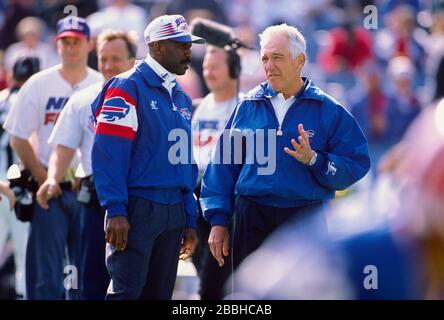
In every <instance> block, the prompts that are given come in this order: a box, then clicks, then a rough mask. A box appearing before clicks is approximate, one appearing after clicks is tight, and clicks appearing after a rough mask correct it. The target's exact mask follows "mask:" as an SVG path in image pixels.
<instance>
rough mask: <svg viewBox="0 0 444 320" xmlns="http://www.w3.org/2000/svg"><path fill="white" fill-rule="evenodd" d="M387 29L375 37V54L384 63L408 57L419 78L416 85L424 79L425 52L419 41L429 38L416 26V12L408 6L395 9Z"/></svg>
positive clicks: (389, 17) (389, 16)
mask: <svg viewBox="0 0 444 320" xmlns="http://www.w3.org/2000/svg"><path fill="white" fill-rule="evenodd" d="M386 21H387V25H388V27H387V28H384V29H382V30H381V31H379V32H378V33H377V34H376V36H375V42H374V43H375V54H376V56H377V57H378V59H379V60H380V61H381V62H383V63H385V64H386V63H388V61H390V59H392V58H394V57H398V56H406V57H408V58H410V60H411V61H413V63H414V65H415V67H416V72H417V77H416V83H415V85H416V84H422V81H423V78H424V64H425V50H424V48H423V46H422V45H421V43H420V41H419V40H418V39H419V38H421V37H425V36H427V35H426V33H425V32H424V31H423V30H420V29H419V28H417V26H416V16H415V11H414V10H413V9H412V8H411V7H410V6H407V5H400V6H397V7H395V8H394V9H393V10H392V11H391V12H390V13H389V14H388V15H387V17H386Z"/></svg>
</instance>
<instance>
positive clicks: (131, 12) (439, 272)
mask: <svg viewBox="0 0 444 320" xmlns="http://www.w3.org/2000/svg"><path fill="white" fill-rule="evenodd" d="M70 5H72V6H74V7H72V6H70ZM368 5H374V7H367V9H365V8H366V6H368ZM369 8H370V9H371V11H368V10H369ZM74 9H75V10H77V13H78V15H79V16H81V17H85V18H87V21H88V23H89V25H90V27H91V31H92V34H93V39H94V37H97V35H99V34H100V32H102V31H103V30H105V29H109V28H111V29H124V30H127V31H133V32H134V33H135V34H136V35H137V36H138V39H139V43H140V45H139V47H138V53H137V57H138V58H139V59H142V58H144V57H145V55H146V53H147V52H146V46H145V45H144V43H143V30H144V28H145V27H146V25H147V23H148V22H149V21H150V20H152V19H153V18H155V17H157V16H159V15H162V14H165V13H166V14H174V13H177V14H182V15H184V16H185V18H186V19H187V21H188V22H190V23H192V21H193V18H195V17H204V18H208V19H210V20H214V21H218V22H220V23H223V24H226V25H229V26H231V27H232V28H233V29H234V30H235V34H236V36H237V37H238V38H239V39H240V40H241V41H242V42H244V43H246V44H248V45H249V46H252V47H256V48H258V47H259V45H258V34H259V33H260V32H261V31H263V30H264V29H265V28H266V27H267V26H269V25H273V24H277V23H283V22H285V23H287V24H289V25H294V26H296V27H298V28H299V29H300V30H301V32H302V34H303V35H304V36H305V38H306V41H307V63H306V65H305V67H304V71H303V73H305V76H308V77H310V78H311V79H312V80H313V81H314V82H315V84H316V85H317V86H319V87H321V88H323V89H324V91H326V92H327V93H329V94H331V95H332V96H334V97H335V98H337V99H338V100H339V102H340V103H341V104H342V105H343V106H345V107H346V108H347V109H348V110H349V111H350V112H351V113H352V114H353V115H354V116H355V117H356V119H357V120H358V122H359V124H360V126H361V128H362V130H363V131H364V133H365V134H366V136H367V138H368V141H369V148H370V155H371V158H372V172H371V173H370V174H369V175H367V177H366V178H365V179H364V180H362V181H361V182H359V183H358V184H357V185H356V186H354V187H353V188H352V190H345V191H343V192H341V193H339V199H338V200H335V201H334V203H333V205H332V207H331V214H330V222H331V224H330V226H331V229H332V231H333V233H335V232H336V233H337V234H345V233H346V232H349V229H359V228H360V227H362V226H363V225H364V226H365V227H366V229H368V228H370V226H374V225H375V224H376V222H378V223H380V222H381V220H384V221H385V222H384V223H387V222H386V221H387V220H388V219H392V218H393V217H394V216H397V217H396V219H400V220H401V221H403V223H402V227H399V228H400V229H399V230H403V231H402V232H401V233H403V235H405V234H409V236H407V237H410V235H412V234H414V236H411V239H412V238H413V239H417V237H420V238H421V239H422V241H421V243H422V244H424V243H425V242H427V245H431V246H432V247H433V250H432V247H428V246H427V248H428V251H427V250H426V251H427V252H423V251H422V252H423V254H424V255H423V256H422V257H423V259H424V261H427V263H424V265H427V266H426V267H424V266H423V267H424V268H429V269H428V270H429V271H430V272H429V273H425V274H427V275H429V276H430V277H432V278H433V279H432V280H433V281H432V282H430V283H433V285H431V286H428V285H426V287H427V290H428V291H427V293H428V294H427V295H424V296H425V297H429V298H444V267H443V266H444V264H443V261H444V254H443V253H442V252H444V251H441V253H439V248H444V246H442V244H443V243H444V231H443V229H444V227H442V226H441V225H444V222H443V221H444V219H443V216H439V214H438V215H437V213H442V214H444V206H442V199H443V198H444V179H443V178H442V177H443V176H444V175H442V172H443V171H444V167H443V165H442V163H444V153H443V152H442V151H443V148H442V146H443V145H444V144H443V143H442V142H443V140H444V111H443V110H444V104H441V105H439V101H441V99H442V98H443V97H444V59H443V58H444V1H442V0H404V1H403V0H373V1H371V0H361V1H353V0H312V1H303V0H273V1H271V0H268V1H267V0H223V1H222V0H171V1H169V0H144V1H129V0H97V1H94V0H88V1H86V0H85V1H82V0H78V1H60V0H46V1H45V0H40V1H38V0H9V1H8V0H0V90H3V89H5V88H8V87H9V86H11V81H12V80H11V75H12V68H13V65H14V62H15V61H16V60H17V59H18V58H19V57H23V56H35V57H38V58H39V60H40V66H41V69H44V68H47V67H49V66H52V65H55V64H57V63H59V60H58V55H57V53H56V48H55V38H54V35H55V25H56V21H57V20H58V19H60V18H61V17H64V16H66V15H67V14H70V13H72V12H73V11H72V10H74ZM374 9H376V10H377V11H376V15H375V16H374V17H373V20H371V21H370V23H369V24H368V25H366V24H365V23H364V21H365V19H366V17H367V19H369V18H370V16H369V14H371V12H373V10H374ZM365 12H367V13H365ZM366 26H367V28H366ZM368 26H371V27H372V28H368ZM204 53H205V47H204V46H193V63H192V68H191V69H189V70H188V71H187V73H186V74H185V75H184V76H181V77H180V80H179V81H180V83H181V85H182V87H183V88H184V89H185V91H186V92H187V93H188V94H189V95H190V96H191V98H192V99H193V100H195V101H198V99H200V98H202V97H204V96H205V95H206V94H207V93H208V89H207V88H206V86H205V83H204V81H203V78H202V59H203V55H204ZM239 53H240V56H241V65H242V72H241V76H240V91H241V92H247V91H249V90H250V89H252V88H253V87H255V86H256V85H257V84H258V83H259V82H261V81H265V80H266V78H265V74H264V72H263V70H262V66H261V60H260V53H259V52H258V50H248V49H243V48H242V49H239ZM89 65H90V66H91V67H93V68H97V61H96V55H95V54H94V52H91V53H90V58H89ZM440 110H441V111H440ZM0 112H3V110H1V109H0ZM426 112H427V115H426ZM421 113H422V117H421V118H418V115H420V114H421ZM0 118H1V119H3V118H4V115H1V114H0ZM415 120H416V121H415ZM414 121H415V124H416V127H414V128H412V127H411V126H410V125H411V123H412V122H414ZM409 127H410V129H409ZM433 128H435V129H436V130H434V129H433ZM407 130H409V134H407V135H406V136H405V138H404V139H403V136H404V135H405V133H406V131H407ZM430 131H432V132H430ZM2 133H3V130H2ZM402 141H404V142H402ZM393 147H395V148H394V149H393ZM425 150H426V151H425ZM387 152H389V153H387ZM381 159H382V160H381ZM1 167H2V168H3V167H4V165H1ZM381 170H382V171H381ZM440 174H441V175H440ZM4 176H5V173H4V172H2V178H4ZM388 176H390V178H387V177H388ZM406 181H409V182H408V183H407V182H406ZM430 181H432V182H430ZM409 183H410V184H409ZM406 185H408V187H406V189H403V187H404V186H406ZM412 185H413V186H415V188H416V189H414V191H412V190H413V189H409V188H411V186H412ZM427 188H428V189H427ZM418 189H419V190H421V192H422V193H420V194H419V193H418ZM406 190H407V191H406ZM424 190H427V191H424ZM424 194H425V195H424ZM406 199H408V200H410V201H409V202H407V201H405V200H406ZM439 199H441V200H439ZM415 201H416V202H415ZM407 203H408V204H409V205H407ZM425 207H427V208H425ZM400 211H401V212H402V214H401V218H399V216H398V214H397V213H398V212H400ZM425 211H427V213H424V212H425ZM432 211H433V213H430V212H432ZM406 212H408V213H406ZM412 215H422V218H421V219H418V218H417V217H416V218H412V217H411V216H412ZM406 216H408V217H406ZM344 217H346V218H344ZM427 219H431V220H427ZM418 220H421V221H422V222H421V223H419V222H418ZM426 220H427V221H428V222H424V221H426ZM397 221H398V220H397ZM396 225H398V224H396ZM406 225H408V226H407V227H406ZM413 226H414V228H413ZM346 229H347V231H345V230H346ZM406 229H408V230H411V229H415V231H410V233H409V232H407V231H405V230H406ZM397 230H398V229H397ZM428 232H429V233H428ZM418 235H420V236H418ZM435 235H436V238H435ZM395 242H396V241H395ZM317 244H318V243H317ZM393 246H394V247H396V245H393ZM308 247H309V246H307V247H306V248H308ZM417 247H418V246H417ZM3 251H5V250H3ZM0 252H2V248H0ZM300 252H301V255H300V257H297V259H300V260H298V261H303V260H304V259H305V258H306V256H305V255H303V251H302V250H301V251H300ZM3 257H5V253H4V254H3ZM317 258H319V257H313V259H317ZM261 259H262V258H261ZM262 261H263V260H262ZM304 261H307V260H304ZM315 262H316V261H315V260H313V264H315ZM324 262H325V261H324ZM429 263H430V265H429ZM1 264H2V256H0V265H1ZM255 265H256V266H257V264H255ZM316 265H318V266H319V264H317V263H316ZM336 265H339V264H336ZM310 266H311V265H310V264H309V263H308V262H307V265H306V269H304V270H301V272H303V271H306V272H309V270H312V272H313V268H310ZM441 267H443V268H441ZM319 268H320V269H319V270H317V271H322V270H321V267H319ZM406 273H407V271H406ZM361 274H362V272H361ZM281 276H282V275H281ZM283 277H284V278H285V276H283ZM285 279H286V278H285ZM318 279H321V278H318ZM245 281H246V280H245ZM335 281H337V282H338V283H339V282H341V279H339V280H338V279H336V280H335ZM279 283H280V282H275V283H274V285H276V286H277V287H278V288H282V287H281V286H279V285H278V284H279ZM247 284H248V281H247ZM280 284H281V285H282V283H280ZM287 285H289V286H291V283H287ZM299 285H300V284H298V285H295V287H291V288H292V289H294V288H299V289H300V287H299ZM338 286H339V284H338ZM338 286H337V287H336V288H337V289H336V291H335V292H336V294H332V295H328V294H326V295H325V296H326V297H333V298H335V297H336V298H342V297H350V295H347V294H345V295H341V292H342V291H340V290H339V289H338V288H339V287H338ZM345 287H346V286H345V284H344V285H343V286H342V287H341V288H343V289H344V288H345ZM245 288H246V289H245V290H246V291H248V290H255V292H256V293H257V292H262V291H260V290H261V288H257V287H254V286H253V287H251V288H250V287H248V285H246V287H245ZM273 288H274V287H273ZM273 288H272V289H273ZM319 288H321V286H320V287H319ZM262 289H263V288H262ZM268 289H270V288H268ZM274 289H276V288H274ZM344 290H345V289H344ZM406 290H407V289H406ZM267 292H268V294H264V295H250V296H253V297H256V298H257V297H266V298H285V297H287V298H288V297H290V298H293V296H291V295H290V296H285V295H284V296H281V295H280V294H284V293H286V291H279V290H277V291H276V292H274V291H273V290H270V291H267ZM273 292H274V293H275V294H273ZM277 292H280V293H279V294H276V293H277ZM289 292H292V291H291V290H290V291H289ZM299 292H300V290H299ZM323 292H324V293H326V292H329V291H328V290H325V291H323ZM315 293H319V292H315ZM315 293H313V297H316V296H315ZM298 297H301V296H296V297H294V298H298ZM406 297H410V296H408V295H406ZM302 298H303V296H302Z"/></svg>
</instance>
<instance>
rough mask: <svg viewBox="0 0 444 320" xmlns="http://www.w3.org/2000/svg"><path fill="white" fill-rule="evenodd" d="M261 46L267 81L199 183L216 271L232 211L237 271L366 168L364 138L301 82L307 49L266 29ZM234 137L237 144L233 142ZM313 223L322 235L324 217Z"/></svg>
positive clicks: (241, 107)
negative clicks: (274, 235)
mask: <svg viewBox="0 0 444 320" xmlns="http://www.w3.org/2000/svg"><path fill="white" fill-rule="evenodd" d="M260 40H261V41H260V44H261V59H262V65H263V68H264V71H265V73H266V76H267V80H268V81H266V82H264V83H261V84H260V85H259V86H257V87H256V88H254V89H253V90H251V91H250V92H249V93H248V94H247V95H246V97H245V98H244V99H243V100H242V101H240V102H239V104H238V105H237V107H236V109H235V110H234V112H233V113H232V115H231V117H230V119H229V121H228V123H227V125H226V130H225V131H224V133H223V134H222V135H221V137H220V139H219V142H218V144H217V146H216V149H215V150H214V153H213V156H212V159H211V161H210V164H209V165H208V167H207V169H206V171H205V174H204V177H203V182H202V193H201V199H200V201H201V204H202V208H203V212H204V216H205V218H206V219H207V220H208V221H209V222H210V223H211V226H212V229H211V233H210V236H209V239H208V242H209V245H210V250H211V252H212V254H213V256H214V257H215V259H216V260H217V261H218V263H219V265H220V266H222V265H223V264H224V256H225V257H226V256H227V255H228V248H229V246H228V243H229V239H228V238H229V236H228V230H227V225H228V221H229V220H230V216H231V215H232V213H233V212H234V211H235V212H236V230H235V233H234V242H233V258H234V265H235V266H238V265H239V264H240V263H241V262H242V260H243V259H244V258H246V257H247V256H248V255H249V254H250V253H252V252H253V251H255V250H256V249H257V248H258V247H259V246H260V245H261V244H262V242H263V241H264V240H265V238H266V237H267V236H268V235H270V234H271V233H272V232H273V231H274V230H276V229H277V228H278V227H280V226H281V225H283V224H284V223H286V222H287V221H288V220H289V219H298V218H302V217H303V216H306V215H307V214H308V215H311V214H313V213H314V211H319V210H317V209H318V208H319V207H321V206H322V205H324V204H325V203H326V202H327V201H328V200H330V199H332V198H333V197H334V195H335V191H336V190H341V189H345V188H348V187H349V186H351V185H352V184H353V183H355V182H356V181H358V180H359V179H361V178H362V177H363V176H364V175H365V174H366V173H367V172H368V170H369V167H370V160H369V155H368V146H367V140H366V138H365V136H364V134H363V133H362V131H361V129H360V127H359V125H358V123H357V122H356V121H355V119H354V118H353V117H352V116H351V115H350V113H349V112H347V110H346V109H345V108H344V107H343V106H341V105H340V104H339V103H338V102H337V101H336V100H334V99H333V98H332V97H330V96H329V95H327V94H326V93H324V92H323V91H322V90H321V89H319V88H317V87H316V86H315V85H314V83H313V82H312V81H311V80H310V79H308V78H306V77H302V76H301V73H302V68H303V66H304V64H305V60H306V53H305V50H306V43H305V39H304V37H303V35H302V34H301V33H300V32H299V31H298V29H296V28H295V27H292V26H288V25H287V24H281V25H275V26H271V27H268V28H267V29H265V31H264V32H263V33H262V34H261V35H260ZM239 132H240V133H241V134H242V139H243V142H242V143H239V144H236V143H235V142H236V141H235V140H236V137H235V136H236V134H238V133H239ZM248 135H250V137H249V136H248ZM251 135H253V139H251ZM244 138H246V139H244ZM248 140H250V141H251V140H254V141H255V143H254V144H253V145H251V144H249V143H248ZM227 141H228V143H227ZM245 141H246V143H244V142H245ZM228 151H230V153H228ZM251 155H254V156H253V157H251ZM260 155H268V158H267V160H268V161H269V162H273V161H274V163H275V167H274V170H261V169H264V167H265V166H266V165H267V164H266V163H264V161H263V157H261V156H260ZM230 157H231V159H230ZM222 158H223V160H224V161H220V159H222ZM273 158H274V159H273ZM239 159H241V161H239ZM227 160H231V161H227ZM239 162H240V163H239ZM314 221H316V223H317V227H319V228H321V229H322V230H326V222H325V218H324V217H320V219H314Z"/></svg>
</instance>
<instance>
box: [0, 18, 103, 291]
mask: <svg viewBox="0 0 444 320" xmlns="http://www.w3.org/2000/svg"><path fill="white" fill-rule="evenodd" d="M89 35H90V32H89V27H88V25H87V24H86V22H85V20H84V19H82V18H78V17H73V16H70V17H67V18H65V19H62V20H60V21H59V22H58V23H57V49H58V52H59V54H60V57H61V60H62V63H61V64H60V65H56V66H54V67H51V68H49V69H46V70H43V71H41V72H39V73H37V74H35V75H34V76H32V77H31V78H30V79H29V80H28V81H27V82H26V83H25V85H24V86H23V87H22V88H21V89H20V91H19V93H18V96H17V100H16V102H15V104H14V105H13V106H12V108H11V110H10V112H9V114H8V116H7V118H6V121H5V124H4V128H5V129H6V130H7V131H8V133H9V134H10V136H11V146H12V147H13V149H14V150H15V151H16V153H17V155H18V156H19V158H20V160H21V162H22V164H23V166H24V167H25V168H26V169H28V170H29V171H30V172H31V174H32V176H33V177H34V178H35V179H36V180H37V182H38V183H39V185H41V184H42V183H43V182H44V181H45V180H46V178H47V168H48V164H49V156H50V154H51V151H52V147H51V146H50V145H49V144H48V142H47V140H48V138H49V135H50V134H51V131H52V129H53V127H54V124H55V122H56V121H57V118H58V115H59V113H60V112H61V111H62V109H63V107H64V105H65V103H66V101H67V100H68V98H69V97H70V96H71V95H72V94H73V93H75V92H76V91H78V90H81V89H83V88H86V87H87V86H90V85H91V84H93V83H96V82H98V81H102V76H101V75H100V73H98V72H96V71H94V70H92V69H89V68H88V67H87V65H86V61H87V56H88V52H89V50H90V46H89ZM31 141H32V144H31ZM72 167H74V166H72ZM71 177H72V175H71ZM59 186H60V189H61V190H63V193H61V195H60V197H59V198H58V199H53V200H51V201H50V202H49V203H48V205H49V206H48V209H43V208H42V207H40V206H39V205H38V204H35V206H34V212H33V217H32V221H31V226H30V233H29V238H28V245H27V253H26V298H27V299H63V298H64V297H65V289H78V278H79V277H78V274H77V272H76V270H78V269H77V268H78V266H79V264H78V263H79V257H80V250H79V248H80V207H79V203H78V202H77V201H76V197H75V193H74V192H73V191H72V190H71V189H72V180H71V179H70V178H69V177H68V176H67V177H65V179H64V180H62V181H61V183H60V184H59ZM59 186H57V187H59ZM57 191H58V188H54V187H53V188H49V189H47V191H46V192H47V193H48V195H51V194H52V193H55V192H57ZM66 247H67V248H68V256H69V257H68V259H65V248H66ZM66 261H67V262H66ZM65 263H66V264H67V265H71V266H74V267H75V268H73V267H68V268H66V267H67V266H66V265H64V264H65ZM64 270H68V273H70V278H69V279H71V280H72V282H71V283H68V281H67V280H66V279H64V277H65V276H64V274H63V272H64ZM64 280H65V281H64ZM64 285H65V287H64ZM78 292H79V290H70V291H69V293H70V297H71V298H76V297H77V296H78Z"/></svg>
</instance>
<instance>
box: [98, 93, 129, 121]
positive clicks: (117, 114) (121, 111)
mask: <svg viewBox="0 0 444 320" xmlns="http://www.w3.org/2000/svg"><path fill="white" fill-rule="evenodd" d="M130 109H131V105H130V104H129V103H128V102H126V101H125V99H123V98H121V97H113V98H111V99H107V100H105V102H104V103H103V106H102V110H101V112H100V114H102V115H103V120H106V121H109V122H113V121H115V120H118V119H122V118H125V116H126V115H127V114H128V113H129V112H130Z"/></svg>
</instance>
